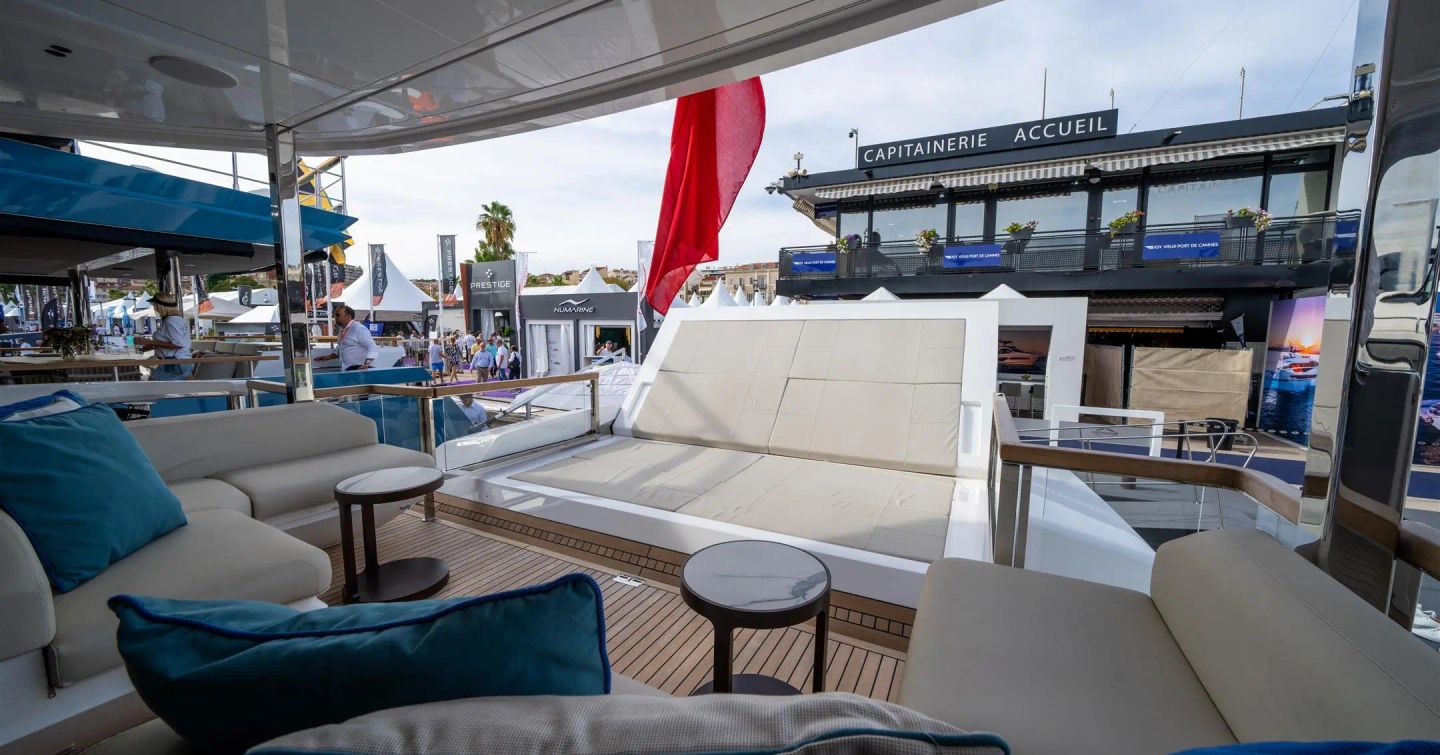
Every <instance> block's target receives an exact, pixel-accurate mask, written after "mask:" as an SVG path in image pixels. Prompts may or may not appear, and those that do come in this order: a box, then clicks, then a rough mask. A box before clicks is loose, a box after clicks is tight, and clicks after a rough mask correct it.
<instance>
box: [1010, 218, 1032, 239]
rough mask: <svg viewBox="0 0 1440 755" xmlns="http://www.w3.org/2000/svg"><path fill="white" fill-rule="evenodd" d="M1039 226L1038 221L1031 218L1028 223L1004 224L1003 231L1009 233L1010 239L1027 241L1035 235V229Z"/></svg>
mask: <svg viewBox="0 0 1440 755" xmlns="http://www.w3.org/2000/svg"><path fill="white" fill-rule="evenodd" d="M1039 226H1040V221H1038V220H1032V221H1030V222H1028V223H1018V222H1016V223H1011V224H1010V225H1007V226H1005V232H1006V233H1008V234H1010V239H1011V240H1012V241H1029V240H1030V237H1031V236H1034V235H1035V229H1036V228H1037V227H1039Z"/></svg>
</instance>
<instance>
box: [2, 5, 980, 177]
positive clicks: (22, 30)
mask: <svg viewBox="0 0 1440 755" xmlns="http://www.w3.org/2000/svg"><path fill="white" fill-rule="evenodd" d="M992 1H993V0H862V1H860V2H855V1H854V0H768V1H767V2H736V1H735V0H695V1H693V2H684V3H676V2H673V0H536V1H535V2H524V3H520V2H505V1H493V2H480V3H474V2H472V3H464V2H462V3H436V2H418V1H412V2H385V1H382V0H273V1H272V2H264V3H256V2H229V3H217V2H184V1H182V0H108V1H107V2H103V3H97V2H92V1H91V0H17V1H16V2H12V3H8V4H7V6H6V12H5V23H4V24H0V49H4V50H5V58H6V63H7V65H5V66H0V91H10V92H19V93H23V96H20V95H17V96H14V97H5V98H3V99H4V101H3V103H0V121H3V122H4V123H5V128H6V130H7V131H17V132H21V133H29V134H39V135H61V134H63V135H65V136H67V137H72V138H79V139H98V140H105V141H120V142H131V143H141V144H159V145H168V146H176V147H196V148H202V149H223V150H242V151H260V150H263V149H264V146H265V141H264V127H265V126H266V125H268V124H277V125H279V126H281V127H283V128H286V129H290V130H291V131H292V132H293V133H294V134H295V139H296V143H297V147H298V148H299V150H300V151H301V152H303V153H304V154H310V155H347V154H362V153H375V152H402V151H406V150H411V149H424V148H428V147H439V146H445V145H448V144H455V143H458V142H463V141H468V140H473V139H486V138H492V137H497V136H505V135H508V134H514V133H518V132H521V131H529V130H532V129H537V128H548V127H550V126H556V125H560V124H563V123H570V122H574V121H578V120H583V119H585V118H593V117H595V116H599V115H605V114H608V113H614V112H618V111H621V110H627V109H630V108H634V107H639V106H641V105H648V104H652V103H656V102H661V101H664V100H668V99H673V98H675V97H679V96H681V95H685V94H690V93H692V92H698V91H702V90H705V89H710V88H712V87H716V86H720V85H722V84H727V83H730V82H734V81H738V80H741V79H745V78H748V77H751V76H758V75H761V74H764V73H768V72H770V71H775V70H778V69H781V68H785V67H788V66H793V65H797V64H799V63H803V62H806V61H809V60H815V59H817V58H821V57H824V56H826V55H830V54H832V53H836V52H840V51H842V50H848V49H852V48H855V47H859V46H861V45H864V44H866V43H868V42H873V41H875V40H878V39H882V38H884V37H888V36H891V35H894V34H898V33H901V32H905V31H909V30H911V29H915V28H918V27H921V26H924V25H926V24H930V23H934V22H936V21H940V20H942V19H945V18H948V17H950V16H954V15H957V14H960V13H965V12H968V11H971V10H974V9H975V8H978V7H981V6H984V5H988V4H989V3H990V2H992ZM57 47H58V48H59V49H55V48H57ZM117 77H118V78H117ZM117 81H118V82H120V84H119V85H118V86H119V87H120V90H121V91H118V93H117V89H116V87H117V83H116V82H117Z"/></svg>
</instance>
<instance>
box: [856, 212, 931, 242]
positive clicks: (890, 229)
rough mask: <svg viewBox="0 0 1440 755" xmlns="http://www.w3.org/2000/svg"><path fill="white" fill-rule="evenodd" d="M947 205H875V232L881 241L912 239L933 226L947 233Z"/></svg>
mask: <svg viewBox="0 0 1440 755" xmlns="http://www.w3.org/2000/svg"><path fill="white" fill-rule="evenodd" d="M946 209H947V208H946V205H944V204H929V205H911V206H908V207H907V206H900V207H896V206H885V205H876V207H875V219H874V224H875V226H874V227H875V232H876V233H878V234H880V240H881V241H911V240H913V239H914V238H915V234H917V233H919V232H920V231H923V230H926V229H930V228H933V229H934V230H935V231H936V232H937V233H939V234H940V235H941V236H944V235H945V213H946Z"/></svg>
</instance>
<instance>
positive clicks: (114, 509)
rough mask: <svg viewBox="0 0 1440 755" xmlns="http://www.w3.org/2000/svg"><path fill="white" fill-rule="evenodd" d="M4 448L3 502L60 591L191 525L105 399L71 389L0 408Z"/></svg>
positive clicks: (0, 468)
mask: <svg viewBox="0 0 1440 755" xmlns="http://www.w3.org/2000/svg"><path fill="white" fill-rule="evenodd" d="M47 412H49V413H47ZM37 415H38V416H37ZM0 448H3V449H4V464H0V509H4V510H5V513H7V514H9V515H10V516H11V517H12V518H14V519H15V521H16V523H17V524H19V525H20V528H21V529H22V530H24V531H25V535H26V536H27V537H28V538H29V539H30V545H31V547H33V548H34V549H35V553H36V555H38V556H39V557H40V564H41V565H42V566H44V567H45V575H46V576H47V577H49V579H50V584H51V585H52V586H54V588H55V589H56V590H58V591H60V592H67V591H69V590H73V589H75V587H76V586H78V585H80V584H81V583H82V582H85V581H86V580H88V579H90V578H91V577H94V576H95V575H96V574H99V573H100V572H102V571H104V570H105V569H106V568H107V567H109V566H110V564H113V563H115V562H116V561H119V560H120V559H122V558H124V557H126V556H128V555H130V554H131V553H134V552H135V551H137V550H139V549H141V548H143V547H145V546H146V545H147V544H149V543H150V542H151V541H152V540H155V539H156V538H158V537H160V536H161V535H164V534H165V533H167V532H170V531H171V530H173V529H175V528H176V527H179V526H181V525H183V524H185V514H184V512H183V511H182V510H181V508H180V500H179V499H177V498H176V497H175V494H174V493H172V492H170V488H168V487H166V486H165V481H164V480H161V479H160V475H159V474H158V473H156V471H155V467H154V466H153V465H152V464H151V463H150V459H149V458H147V457H146V456H145V452H144V451H142V450H140V444H138V443H136V442H135V437H134V436H133V435H131V434H130V431H129V430H126V429H125V426H124V425H122V424H121V423H120V420H119V418H117V417H116V416H115V412H113V411H111V410H110V408H109V407H106V406H102V405H99V404H86V403H85V400H84V399H83V398H81V397H79V396H76V395H75V394H73V393H69V392H67V391H61V392H59V393H56V394H52V395H50V396H44V397H41V398H38V399H32V400H30V401H24V402H21V403H19V404H11V405H9V406H4V407H0Z"/></svg>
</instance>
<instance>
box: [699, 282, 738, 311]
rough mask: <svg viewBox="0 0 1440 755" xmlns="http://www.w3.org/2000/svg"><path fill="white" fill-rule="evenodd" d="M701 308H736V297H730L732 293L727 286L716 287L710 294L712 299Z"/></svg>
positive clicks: (706, 301)
mask: <svg viewBox="0 0 1440 755" xmlns="http://www.w3.org/2000/svg"><path fill="white" fill-rule="evenodd" d="M700 306H702V307H733V306H735V297H733V296H731V295H730V291H729V290H728V289H726V288H725V286H723V285H720V286H716V287H715V290H714V291H711V292H710V298H708V299H706V300H705V303H704V304H701V305H700Z"/></svg>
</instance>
